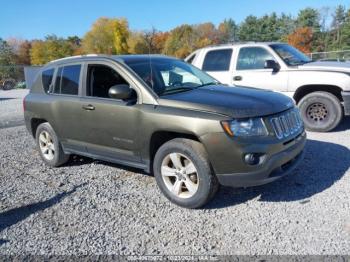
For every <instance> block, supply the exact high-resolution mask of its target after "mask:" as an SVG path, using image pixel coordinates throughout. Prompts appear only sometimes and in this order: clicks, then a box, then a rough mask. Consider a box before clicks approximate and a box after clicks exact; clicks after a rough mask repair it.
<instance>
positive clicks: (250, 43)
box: [202, 42, 285, 49]
mask: <svg viewBox="0 0 350 262" xmlns="http://www.w3.org/2000/svg"><path fill="white" fill-rule="evenodd" d="M272 44H285V43H283V42H232V43H226V44H220V45H209V46H205V47H203V48H202V49H205V48H211V47H231V46H242V45H272Z"/></svg>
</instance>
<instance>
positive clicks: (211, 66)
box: [202, 49, 232, 72]
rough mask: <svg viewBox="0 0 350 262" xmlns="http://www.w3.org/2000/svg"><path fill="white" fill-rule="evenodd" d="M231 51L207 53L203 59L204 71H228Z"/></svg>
mask: <svg viewBox="0 0 350 262" xmlns="http://www.w3.org/2000/svg"><path fill="white" fill-rule="evenodd" d="M231 56H232V49H219V50H213V51H209V52H208V53H207V54H206V55H205V58H204V62H203V68H202V69H203V70H204V71H211V72H215V71H229V70H230V62H231Z"/></svg>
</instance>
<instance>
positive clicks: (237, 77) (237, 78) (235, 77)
mask: <svg viewBox="0 0 350 262" xmlns="http://www.w3.org/2000/svg"><path fill="white" fill-rule="evenodd" d="M242 79H243V77H241V76H234V77H233V80H235V81H241V80H242Z"/></svg>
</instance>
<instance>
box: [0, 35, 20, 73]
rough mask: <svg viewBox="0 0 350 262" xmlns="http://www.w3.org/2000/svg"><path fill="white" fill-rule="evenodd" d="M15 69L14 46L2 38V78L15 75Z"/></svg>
mask: <svg viewBox="0 0 350 262" xmlns="http://www.w3.org/2000/svg"><path fill="white" fill-rule="evenodd" d="M15 71H16V70H15V67H14V53H13V51H12V48H11V46H10V45H9V44H8V43H7V42H6V41H4V40H3V39H1V38H0V80H2V79H4V78H10V77H13V76H14V74H15V73H16V72H15Z"/></svg>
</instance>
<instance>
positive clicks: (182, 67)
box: [125, 57, 219, 96]
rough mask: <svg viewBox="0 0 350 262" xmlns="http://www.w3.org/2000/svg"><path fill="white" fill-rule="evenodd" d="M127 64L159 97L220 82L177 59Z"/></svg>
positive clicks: (137, 61)
mask: <svg viewBox="0 0 350 262" xmlns="http://www.w3.org/2000/svg"><path fill="white" fill-rule="evenodd" d="M125 63H126V64H127V65H128V66H129V67H130V68H131V69H132V70H133V71H134V72H135V73H136V74H138V75H139V76H140V77H141V78H142V79H143V81H145V83H146V84H147V85H148V86H149V87H151V88H152V89H153V90H154V91H155V92H156V93H157V95H158V96H164V95H170V94H174V93H179V92H186V91H190V90H193V89H195V88H198V87H200V86H205V85H212V84H213V85H215V84H218V83H219V82H218V81H217V80H215V79H214V78H212V77H211V76H209V75H208V74H206V73H204V72H203V71H201V70H199V69H197V68H196V67H194V66H192V65H190V64H187V63H185V62H182V61H180V60H177V59H171V58H159V57H156V58H155V57H150V59H144V58H143V59H136V60H133V59H130V60H129V61H128V59H126V61H125Z"/></svg>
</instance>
